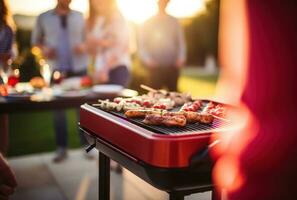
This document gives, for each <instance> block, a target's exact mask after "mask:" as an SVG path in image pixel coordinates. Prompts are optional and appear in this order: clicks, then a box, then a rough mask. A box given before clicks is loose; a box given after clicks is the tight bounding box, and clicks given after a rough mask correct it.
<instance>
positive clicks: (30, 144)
mask: <svg viewBox="0 0 297 200" xmlns="http://www.w3.org/2000/svg"><path fill="white" fill-rule="evenodd" d="M216 81H217V76H216V75H213V76H209V75H208V76H206V75H200V74H199V73H197V70H195V69H185V70H184V71H183V73H182V76H181V77H180V79H179V82H178V85H179V86H178V87H179V89H180V90H181V91H183V92H190V93H191V94H192V95H193V96H194V97H210V96H212V95H213V93H214V90H215V84H216ZM67 118H68V130H69V135H68V138H69V147H70V148H77V147H79V146H80V144H79V137H78V129H77V119H76V118H77V115H76V112H75V110H67ZM9 123H10V124H9V128H10V147H9V151H8V156H18V155H25V154H32V153H40V152H47V151H53V150H55V147H56V146H55V136H54V130H53V120H52V113H51V112H34V113H22V114H11V115H9Z"/></svg>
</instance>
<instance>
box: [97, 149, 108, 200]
mask: <svg viewBox="0 0 297 200" xmlns="http://www.w3.org/2000/svg"><path fill="white" fill-rule="evenodd" d="M109 195H110V159H109V157H107V156H106V155H104V154H103V153H101V152H99V200H109V198H110V197H109Z"/></svg>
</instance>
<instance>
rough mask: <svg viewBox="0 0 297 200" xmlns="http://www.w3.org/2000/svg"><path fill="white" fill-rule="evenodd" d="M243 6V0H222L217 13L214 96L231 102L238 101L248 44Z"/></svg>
mask: <svg viewBox="0 0 297 200" xmlns="http://www.w3.org/2000/svg"><path fill="white" fill-rule="evenodd" d="M244 7H245V3H244V2H241V1H236V0H224V1H223V2H222V3H221V13H220V22H223V23H221V24H222V26H220V30H219V54H220V55H219V57H220V64H221V73H220V77H219V80H218V84H217V88H216V97H217V98H218V99H220V100H221V101H223V102H226V103H231V104H235V105H236V104H239V102H240V96H241V94H242V91H243V89H244V85H245V82H246V80H245V75H246V70H247V59H248V48H249V47H248V25H247V24H248V23H247V19H246V16H247V14H246V13H245V8H244ZM235 16H236V17H235Z"/></svg>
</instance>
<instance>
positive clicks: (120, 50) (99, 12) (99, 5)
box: [86, 0, 131, 87]
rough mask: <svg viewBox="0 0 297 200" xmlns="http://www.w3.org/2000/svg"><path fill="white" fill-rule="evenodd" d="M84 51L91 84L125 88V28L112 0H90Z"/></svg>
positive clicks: (127, 60) (127, 57)
mask: <svg viewBox="0 0 297 200" xmlns="http://www.w3.org/2000/svg"><path fill="white" fill-rule="evenodd" d="M89 5H90V8H89V17H88V19H87V26H86V35H87V36H86V38H87V40H86V41H87V42H86V49H87V51H88V52H89V55H90V60H91V62H92V65H93V66H94V72H93V74H92V76H93V80H94V82H95V83H106V84H118V85H122V86H124V87H126V86H127V85H128V83H129V79H130V70H129V68H130V65H131V60H130V54H129V44H130V43H129V27H128V24H127V22H126V20H125V19H124V17H123V16H122V14H121V13H120V11H119V10H118V8H117V5H116V1H115V0H90V1H89Z"/></svg>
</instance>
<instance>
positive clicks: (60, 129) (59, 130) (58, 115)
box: [54, 110, 87, 148]
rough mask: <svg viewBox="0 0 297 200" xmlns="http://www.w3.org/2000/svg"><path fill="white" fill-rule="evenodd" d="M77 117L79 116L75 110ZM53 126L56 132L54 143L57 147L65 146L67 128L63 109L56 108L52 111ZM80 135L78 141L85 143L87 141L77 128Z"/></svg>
mask: <svg viewBox="0 0 297 200" xmlns="http://www.w3.org/2000/svg"><path fill="white" fill-rule="evenodd" d="M76 113H77V118H79V112H78V110H76ZM54 128H55V134H56V143H57V146H58V147H62V148H66V147H67V146H68V130H67V118H66V112H65V110H56V111H55V112H54ZM78 134H79V136H80V142H81V144H82V145H86V144H87V141H86V139H85V137H84V136H83V134H82V133H81V131H80V130H78Z"/></svg>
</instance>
